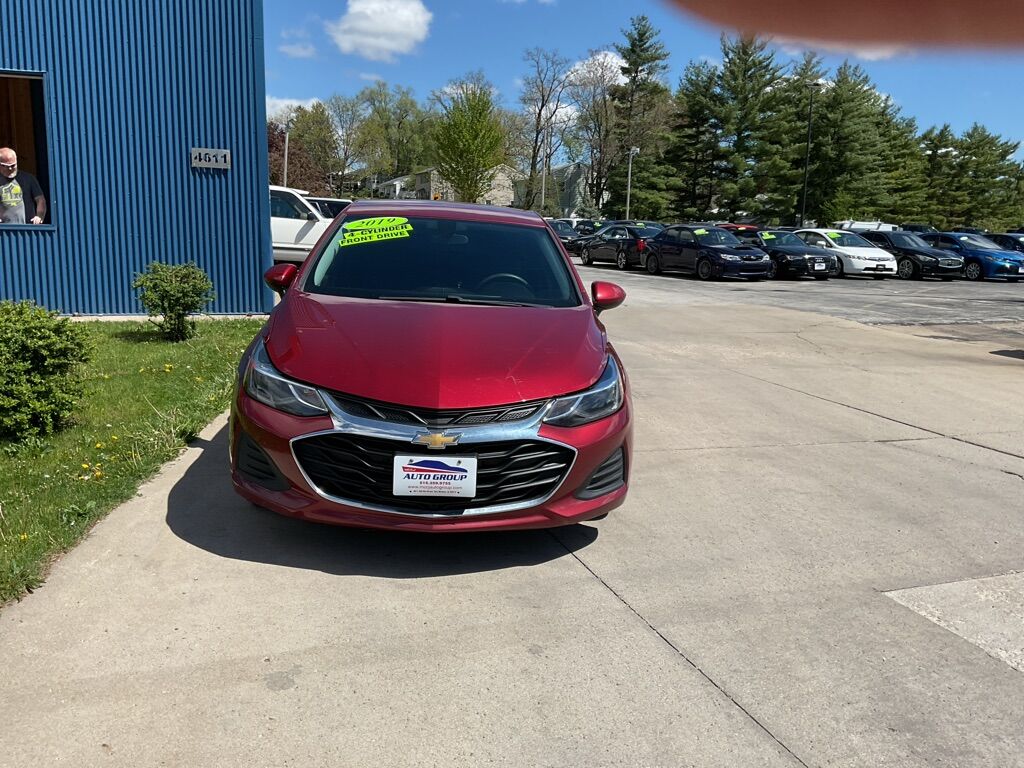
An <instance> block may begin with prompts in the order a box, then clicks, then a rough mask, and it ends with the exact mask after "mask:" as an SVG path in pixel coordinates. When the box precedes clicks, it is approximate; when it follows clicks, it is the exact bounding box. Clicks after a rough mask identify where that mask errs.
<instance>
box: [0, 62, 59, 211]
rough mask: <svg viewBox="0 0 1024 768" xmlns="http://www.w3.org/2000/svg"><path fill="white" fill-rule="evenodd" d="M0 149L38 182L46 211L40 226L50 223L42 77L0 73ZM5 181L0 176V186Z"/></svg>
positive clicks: (50, 206)
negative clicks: (15, 157) (14, 157)
mask: <svg viewBox="0 0 1024 768" xmlns="http://www.w3.org/2000/svg"><path fill="white" fill-rule="evenodd" d="M0 147H10V148H11V149H13V150H14V151H15V152H16V153H17V155H18V171H19V172H27V173H30V174H31V175H32V176H33V177H35V179H36V180H37V181H38V182H39V186H40V187H41V188H42V192H43V196H44V197H45V198H46V203H47V209H48V210H47V212H46V217H45V219H44V223H47V224H48V223H51V222H52V221H53V217H52V213H53V208H52V199H53V198H52V196H51V194H50V162H49V143H48V141H47V136H46V103H45V91H44V83H43V75H42V74H26V73H21V72H3V71H0ZM6 180H7V179H6V178H5V177H4V176H2V175H0V184H2V183H3V182H5V181H6ZM33 205H34V204H33ZM29 218H30V217H29Z"/></svg>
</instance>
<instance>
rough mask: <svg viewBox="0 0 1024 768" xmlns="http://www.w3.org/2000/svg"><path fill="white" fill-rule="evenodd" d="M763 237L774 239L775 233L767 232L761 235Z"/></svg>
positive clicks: (763, 238) (764, 238)
mask: <svg viewBox="0 0 1024 768" xmlns="http://www.w3.org/2000/svg"><path fill="white" fill-rule="evenodd" d="M761 239H762V240H774V239H775V235H773V234H772V233H771V232H765V233H764V234H763V235H761Z"/></svg>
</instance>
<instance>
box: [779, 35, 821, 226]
mask: <svg viewBox="0 0 1024 768" xmlns="http://www.w3.org/2000/svg"><path fill="white" fill-rule="evenodd" d="M824 78H825V70H824V69H822V65H821V57H820V56H818V55H817V54H816V53H813V52H811V51H807V52H805V53H804V56H803V59H801V60H800V62H799V63H797V64H795V65H794V66H793V68H792V69H791V71H790V73H789V75H788V76H787V77H786V78H785V82H784V83H783V85H782V86H781V88H780V89H779V90H780V94H781V100H782V106H781V108H782V109H783V110H784V111H785V112H787V113H788V114H789V117H788V121H789V122H790V124H791V125H792V126H793V134H792V136H793V141H794V146H793V152H792V155H791V157H792V158H793V178H795V179H796V185H797V191H796V194H795V196H794V200H793V206H792V208H791V209H790V210H789V211H788V215H783V217H782V221H783V223H786V224H801V223H805V222H801V219H800V216H801V212H802V211H803V209H804V194H803V180H804V177H805V175H806V178H807V201H806V208H807V213H808V214H809V215H808V216H807V217H805V218H807V219H808V220H813V219H815V218H816V217H815V215H814V214H813V212H814V211H820V210H821V201H822V200H823V199H824V192H823V190H822V183H821V181H820V180H821V175H820V174H819V173H818V169H819V168H820V167H821V165H822V162H823V155H824V149H825V142H824V141H822V137H821V135H820V132H821V127H822V126H821V122H820V120H821V103H822V99H821V94H822V88H823V85H824ZM808 122H810V127H811V136H810V145H809V146H808V143H807V142H808V135H807V133H808V132H807V128H808Z"/></svg>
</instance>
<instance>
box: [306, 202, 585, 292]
mask: <svg viewBox="0 0 1024 768" xmlns="http://www.w3.org/2000/svg"><path fill="white" fill-rule="evenodd" d="M315 259H316V261H315V263H314V264H313V268H312V270H310V272H309V273H308V275H309V276H308V277H307V279H306V281H305V285H304V287H305V290H307V291H308V292H310V293H323V294H330V295H333V296H350V297H353V298H361V299H386V300H391V301H438V302H450V303H453V304H494V305H503V304H507V305H516V306H538V307H575V306H579V305H580V303H581V301H580V297H579V293H578V291H577V290H576V286H575V283H574V282H573V280H572V276H571V273H570V272H569V268H568V266H567V265H566V263H565V261H564V260H563V258H562V256H561V254H560V252H559V250H558V248H557V246H556V245H555V241H553V240H552V238H551V236H550V234H549V233H548V231H547V229H543V228H541V227H532V226H519V225H512V224H494V223H490V222H478V221H458V220H453V219H441V218H430V217H413V216H410V217H408V218H406V217H404V216H385V217H375V218H369V217H365V218H354V217H353V218H349V219H345V220H343V221H342V223H341V226H340V227H339V228H338V229H337V230H336V231H335V232H334V235H333V236H332V237H331V238H330V240H329V241H328V242H327V243H326V244H325V245H323V246H322V247H321V249H320V252H319V253H318V254H316V256H315Z"/></svg>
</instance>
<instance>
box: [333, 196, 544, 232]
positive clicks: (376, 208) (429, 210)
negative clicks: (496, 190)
mask: <svg viewBox="0 0 1024 768" xmlns="http://www.w3.org/2000/svg"><path fill="white" fill-rule="evenodd" d="M356 213H358V214H367V215H369V216H396V215H397V216H402V215H405V216H432V217H434V218H438V219H461V220H464V221H490V222H493V223H495V224H518V225H520V226H528V227H544V226H547V222H546V221H545V220H544V218H543V217H542V216H541V215H540V214H539V213H537V212H536V211H520V210H517V209H515V208H499V207H498V206H494V205H477V204H475V203H449V202H440V201H437V200H356V201H355V202H354V203H352V205H350V206H349V207H348V208H346V209H345V211H344V215H345V216H351V215H353V214H356Z"/></svg>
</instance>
